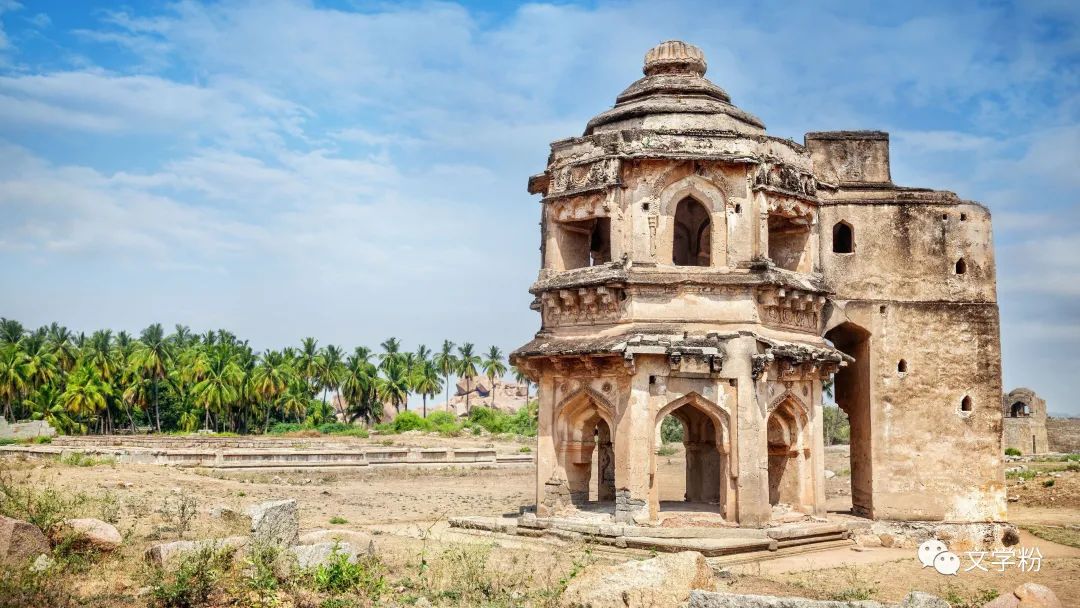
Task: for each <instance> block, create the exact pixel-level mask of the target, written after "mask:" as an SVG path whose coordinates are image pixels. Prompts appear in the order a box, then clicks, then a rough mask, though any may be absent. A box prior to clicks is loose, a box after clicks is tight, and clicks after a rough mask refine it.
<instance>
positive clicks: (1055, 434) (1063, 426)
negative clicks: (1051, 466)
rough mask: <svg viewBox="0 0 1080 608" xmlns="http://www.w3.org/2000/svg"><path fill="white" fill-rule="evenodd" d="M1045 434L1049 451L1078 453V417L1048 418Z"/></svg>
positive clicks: (1079, 441)
mask: <svg viewBox="0 0 1080 608" xmlns="http://www.w3.org/2000/svg"><path fill="white" fill-rule="evenodd" d="M1046 434H1047V438H1048V440H1049V444H1050V451H1051V452H1066V453H1069V454H1077V453H1080V418H1048V419H1047V420H1046Z"/></svg>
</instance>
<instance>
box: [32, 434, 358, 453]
mask: <svg viewBox="0 0 1080 608" xmlns="http://www.w3.org/2000/svg"><path fill="white" fill-rule="evenodd" d="M53 445H59V446H65V447H69V446H70V447H91V446H92V447H106V446H107V447H118V448H147V449H159V450H199V449H203V450H242V449H274V448H281V449H307V448H326V447H335V448H336V447H339V446H340V447H347V446H352V447H354V448H355V447H356V444H351V443H350V442H349V441H342V440H327V439H325V438H321V437H320V438H313V439H308V438H304V437H296V438H279V437H215V436H213V435H63V436H60V437H57V438H56V439H54V440H53Z"/></svg>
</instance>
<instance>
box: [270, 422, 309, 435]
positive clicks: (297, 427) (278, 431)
mask: <svg viewBox="0 0 1080 608" xmlns="http://www.w3.org/2000/svg"><path fill="white" fill-rule="evenodd" d="M305 430H309V429H308V428H307V427H305V426H304V425H302V424H299V423H296V422H278V423H276V424H274V425H273V426H271V427H270V430H268V431H267V434H269V435H284V434H286V433H299V432H300V431H305Z"/></svg>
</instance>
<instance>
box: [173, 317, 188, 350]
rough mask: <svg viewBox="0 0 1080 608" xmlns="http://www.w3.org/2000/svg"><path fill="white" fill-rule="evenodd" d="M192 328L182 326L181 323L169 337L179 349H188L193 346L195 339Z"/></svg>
mask: <svg viewBox="0 0 1080 608" xmlns="http://www.w3.org/2000/svg"><path fill="white" fill-rule="evenodd" d="M193 337H194V336H193V334H192V333H191V328H190V327H188V326H187V325H181V324H179V323H177V324H176V326H175V327H174V328H173V333H172V335H171V336H169V341H170V342H172V343H173V344H175V345H176V346H177V347H178V348H187V347H188V346H189V345H190V344H191V340H192V338H193Z"/></svg>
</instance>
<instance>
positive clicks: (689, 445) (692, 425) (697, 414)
mask: <svg viewBox="0 0 1080 608" xmlns="http://www.w3.org/2000/svg"><path fill="white" fill-rule="evenodd" d="M665 418H671V419H674V420H676V421H678V423H679V424H680V425H681V427H682V447H683V467H682V471H681V475H680V474H679V473H680V471H672V470H667V471H664V470H662V469H658V470H657V471H655V472H654V476H655V479H656V480H657V485H658V487H657V492H656V495H657V503H658V504H657V508H658V510H660V511H702V512H711V513H718V514H720V515H721V516H722V517H725V518H726V517H727V515H728V508H727V507H728V505H727V503H728V483H727V480H728V476H729V474H728V469H729V466H730V465H729V462H728V447H727V438H728V429H727V424H728V423H727V414H726V412H724V411H723V410H722V409H721V408H720V407H719V406H717V405H715V404H713V403H711V402H709V401H708V400H706V399H704V398H702V397H700V396H698V395H696V394H694V395H691V396H689V397H684V398H682V399H678V400H676V401H673V402H671V403H670V404H668V405H667V406H665V407H664V408H663V409H662V410H661V411H660V412H659V413H658V415H657V418H656V425H657V430H659V429H660V427H661V425H662V424H663V421H664V419H665ZM656 434H657V435H659V433H656ZM657 447H658V448H659V447H660V446H657ZM676 463H677V461H676ZM679 490H681V496H680V495H679Z"/></svg>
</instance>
